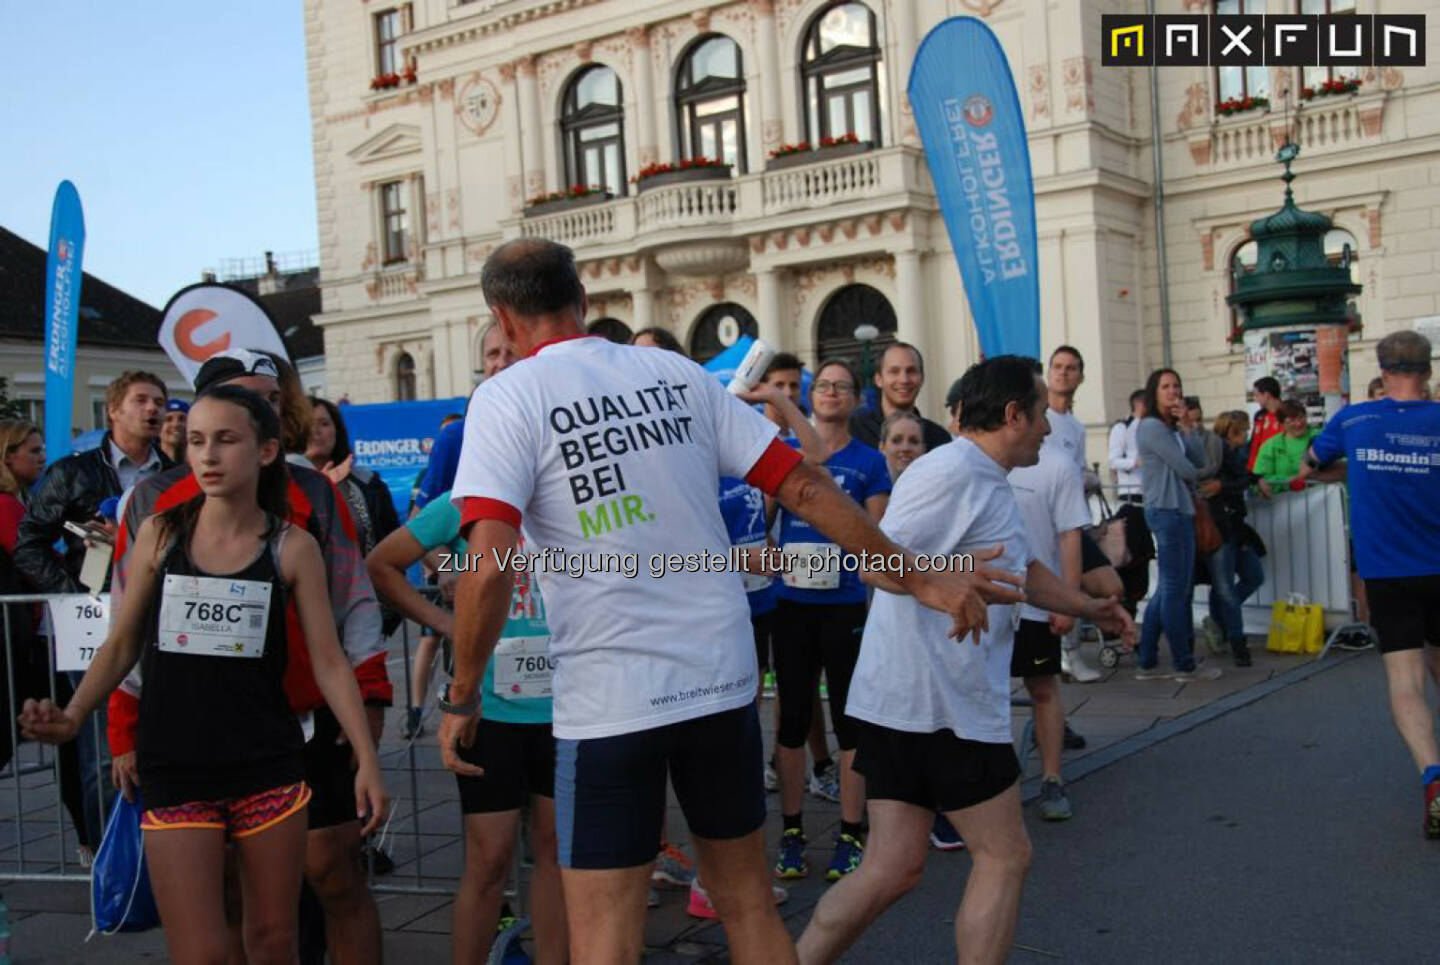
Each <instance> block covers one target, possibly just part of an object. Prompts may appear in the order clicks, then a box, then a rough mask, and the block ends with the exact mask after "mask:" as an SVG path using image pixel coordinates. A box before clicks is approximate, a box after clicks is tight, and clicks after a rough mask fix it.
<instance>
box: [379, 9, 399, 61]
mask: <svg viewBox="0 0 1440 965" xmlns="http://www.w3.org/2000/svg"><path fill="white" fill-rule="evenodd" d="M399 37H400V11H399V10H398V9H393V10H382V11H381V12H380V13H377V14H375V73H376V75H377V76H380V77H385V76H389V75H391V74H399V73H400V48H399V46H398V44H397V41H398V39H399Z"/></svg>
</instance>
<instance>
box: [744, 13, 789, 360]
mask: <svg viewBox="0 0 1440 965" xmlns="http://www.w3.org/2000/svg"><path fill="white" fill-rule="evenodd" d="M750 9H751V10H752V11H753V12H754V14H755V43H756V47H757V49H758V52H759V61H760V62H759V64H758V65H757V66H758V67H759V73H760V77H759V86H760V152H759V160H758V162H757V163H756V164H755V165H752V169H755V168H758V167H760V166H763V165H764V163H765V158H766V157H767V156H768V155H769V152H771V151H773V150H775V148H777V147H779V146H780V142H781V141H783V140H784V138H785V124H784V121H783V120H782V115H781V111H780V49H779V47H778V41H779V38H778V37H777V36H776V26H775V0H750ZM762 330H763V329H762ZM766 341H769V339H766Z"/></svg>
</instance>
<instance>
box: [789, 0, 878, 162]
mask: <svg viewBox="0 0 1440 965" xmlns="http://www.w3.org/2000/svg"><path fill="white" fill-rule="evenodd" d="M800 73H801V77H802V80H803V81H804V85H805V131H806V134H807V135H808V137H809V143H811V144H819V143H821V142H822V141H824V140H825V139H826V138H839V137H841V136H843V135H845V134H854V135H855V136H856V137H857V138H858V139H859V140H861V141H869V142H870V143H871V144H872V145H879V143H880V126H881V125H880V108H881V102H882V99H883V93H884V91H883V85H884V82H885V72H884V71H883V70H881V69H880V33H879V27H878V25H877V23H876V20H875V13H874V11H872V10H871V9H870V8H869V7H867V6H865V4H863V3H835V4H831V5H830V6H828V7H826V8H824V9H823V10H821V11H820V12H819V13H817V14H816V15H815V17H814V18H813V19H812V20H811V21H810V26H809V27H808V28H807V29H806V31H805V46H804V47H803V48H802V49H801V58H800Z"/></svg>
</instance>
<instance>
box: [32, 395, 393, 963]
mask: <svg viewBox="0 0 1440 965" xmlns="http://www.w3.org/2000/svg"><path fill="white" fill-rule="evenodd" d="M187 436H188V439H187V458H188V460H189V463H190V466H191V469H192V470H193V471H194V473H195V476H196V480H197V482H199V484H200V488H201V490H202V491H203V492H204V494H205V495H204V498H202V499H196V500H191V501H189V502H187V503H185V504H183V505H181V506H178V507H176V508H175V509H172V510H170V511H169V512H166V513H164V514H162V515H159V516H155V517H151V518H150V519H147V520H146V521H145V523H144V524H143V525H142V526H141V527H140V531H139V534H138V536H137V539H136V542H135V546H134V550H133V551H132V560H133V562H132V564H131V567H130V573H131V578H130V586H129V591H128V592H127V593H126V595H125V597H124V600H123V602H122V605H121V608H120V610H119V612H118V613H116V614H114V615H112V620H111V626H110V633H109V635H108V636H107V638H106V641H105V645H104V646H102V647H101V648H100V649H99V650H98V651H96V653H95V658H94V660H93V661H92V662H91V664H90V669H89V670H87V671H86V672H85V679H84V680H83V681H81V683H80V686H79V688H78V689H77V690H76V691H75V696H74V698H73V699H72V700H71V701H70V703H69V705H68V706H66V707H65V708H64V709H63V710H62V709H60V708H58V707H56V706H55V705H54V704H53V703H51V701H49V700H44V701H39V702H36V701H33V700H28V701H26V702H25V707H24V710H23V712H22V713H21V715H20V725H21V728H22V730H23V732H24V733H25V735H26V736H28V737H31V738H33V739H38V740H43V741H47V742H50V743H57V744H58V743H64V742H65V741H67V740H70V739H72V738H73V737H74V736H75V734H76V733H77V732H78V730H79V728H80V726H81V724H82V723H83V722H84V721H85V718H86V717H88V716H89V714H90V712H91V711H92V710H94V709H95V708H96V707H97V706H100V704H101V703H102V702H103V701H104V700H105V699H106V698H107V696H108V695H109V693H110V691H112V690H113V689H114V688H115V687H116V686H118V685H119V683H120V681H121V680H122V679H123V678H124V677H125V675H126V674H127V673H128V672H129V671H130V669H131V668H132V667H134V666H135V664H136V662H137V661H140V662H141V663H142V666H143V670H144V674H145V681H146V684H145V690H144V695H143V696H142V698H141V701H140V722H139V723H140V730H139V742H138V745H137V752H138V764H139V770H140V785H141V793H142V794H143V795H144V797H145V807H146V808H148V810H147V811H146V827H147V829H150V833H147V834H146V835H145V855H146V860H147V862H148V865H149V869H150V880H151V884H152V886H153V888H154V892H155V899H156V903H157V905H158V907H159V909H160V917H161V921H162V923H163V924H164V926H165V938H166V942H167V944H168V945H169V950H170V956H171V958H173V959H174V960H175V961H177V962H190V961H199V960H204V961H213V960H219V959H224V958H225V957H226V944H227V927H226V923H225V903H224V896H223V888H222V886H221V882H222V881H223V877H224V863H225V847H224V845H225V841H226V839H227V837H228V838H230V839H231V840H233V842H234V844H235V848H236V851H237V853H238V857H239V867H240V871H241V888H242V892H243V895H242V897H243V905H244V922H243V930H244V934H245V949H246V954H247V957H248V958H249V959H250V960H251V961H256V962H260V961H271V960H275V961H286V962H288V961H293V960H294V954H295V951H294V949H295V918H296V909H297V907H298V903H299V901H298V899H299V891H300V881H301V876H302V873H303V864H304V855H305V831H306V822H305V810H304V807H303V804H304V802H305V800H306V799H307V798H308V790H307V789H306V788H305V786H304V783H303V778H302V775H303V769H302V764H301V747H302V737H301V733H300V725H299V724H298V723H297V721H296V719H295V717H294V715H293V714H292V712H291V710H290V706H289V702H288V701H287V699H286V696H285V690H284V686H283V678H284V674H285V663H286V633H285V608H286V603H287V602H288V601H289V600H290V599H291V598H293V600H294V602H295V606H296V610H297V611H298V613H299V616H300V621H301V624H302V626H303V628H304V634H305V641H306V645H307V647H308V650H309V656H310V661H311V664H312V669H313V670H314V674H315V681H316V683H317V684H318V685H319V687H320V690H321V692H322V693H323V694H324V695H325V700H326V702H327V703H328V704H329V705H330V708H331V710H332V711H333V712H334V714H335V716H336V718H337V719H338V720H339V722H340V725H341V727H342V729H343V730H344V732H345V736H346V737H347V738H348V739H349V741H350V746H351V748H352V749H353V751H354V752H355V755H356V757H357V759H358V761H359V770H358V772H357V774H356V777H355V799H356V809H357V813H359V814H360V815H361V816H362V818H364V819H366V826H365V827H364V828H363V829H362V830H363V833H366V834H368V833H369V832H370V831H371V830H373V829H374V828H375V827H376V826H378V824H379V823H380V821H381V820H383V818H384V815H385V811H386V809H387V808H388V804H389V802H388V800H387V799H386V795H385V788H384V784H383V782H382V781H381V779H380V766H379V762H378V760H377V759H376V756H375V745H374V744H373V743H372V741H371V740H370V734H369V729H368V727H367V725H366V721H365V711H364V707H363V705H362V703H361V700H360V691H359V689H358V688H357V687H356V684H355V678H354V675H353V674H352V672H351V669H350V665H349V662H348V661H347V660H346V658H345V656H344V654H343V653H342V652H341V650H340V644H339V641H338V639H337V638H336V633H335V623H334V617H333V615H332V613H331V611H330V605H329V599H328V596H327V591H326V578H325V567H324V561H323V559H322V558H321V556H320V548H319V545H318V544H317V543H316V542H315V539H314V537H312V536H311V535H310V534H309V533H307V532H305V531H304V530H302V529H299V528H294V527H290V526H287V525H285V524H284V523H282V522H281V520H283V519H285V517H286V506H285V493H286V486H287V475H286V470H285V463H284V460H283V458H281V453H280V441H279V437H280V423H279V419H278V417H277V416H276V414H275V412H274V411H273V410H272V409H271V408H270V407H269V406H268V405H267V404H266V403H265V402H264V400H262V399H261V398H260V397H259V396H258V395H256V394H255V393H253V392H250V391H248V390H246V389H242V388H239V387H237V386H233V385H225V384H221V385H219V386H216V387H213V388H211V389H207V390H206V391H205V392H202V393H201V394H200V396H199V398H197V399H196V401H195V405H194V407H193V408H192V409H191V410H190V418H189V425H188V426H187Z"/></svg>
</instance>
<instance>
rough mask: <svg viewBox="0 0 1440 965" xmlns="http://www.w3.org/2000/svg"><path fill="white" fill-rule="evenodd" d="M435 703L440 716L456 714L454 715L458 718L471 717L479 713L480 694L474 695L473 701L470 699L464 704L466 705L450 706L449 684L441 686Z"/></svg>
mask: <svg viewBox="0 0 1440 965" xmlns="http://www.w3.org/2000/svg"><path fill="white" fill-rule="evenodd" d="M436 703H437V704H438V705H439V707H440V712H441V713H442V714H456V715H458V716H460V717H469V716H471V715H472V714H477V713H479V712H480V694H479V693H476V694H475V697H474V698H473V699H471V700H470V701H468V702H466V703H463V704H452V703H450V685H449V684H446V685H445V686H443V687H441V688H440V696H439V698H438V700H437V701H436Z"/></svg>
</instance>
